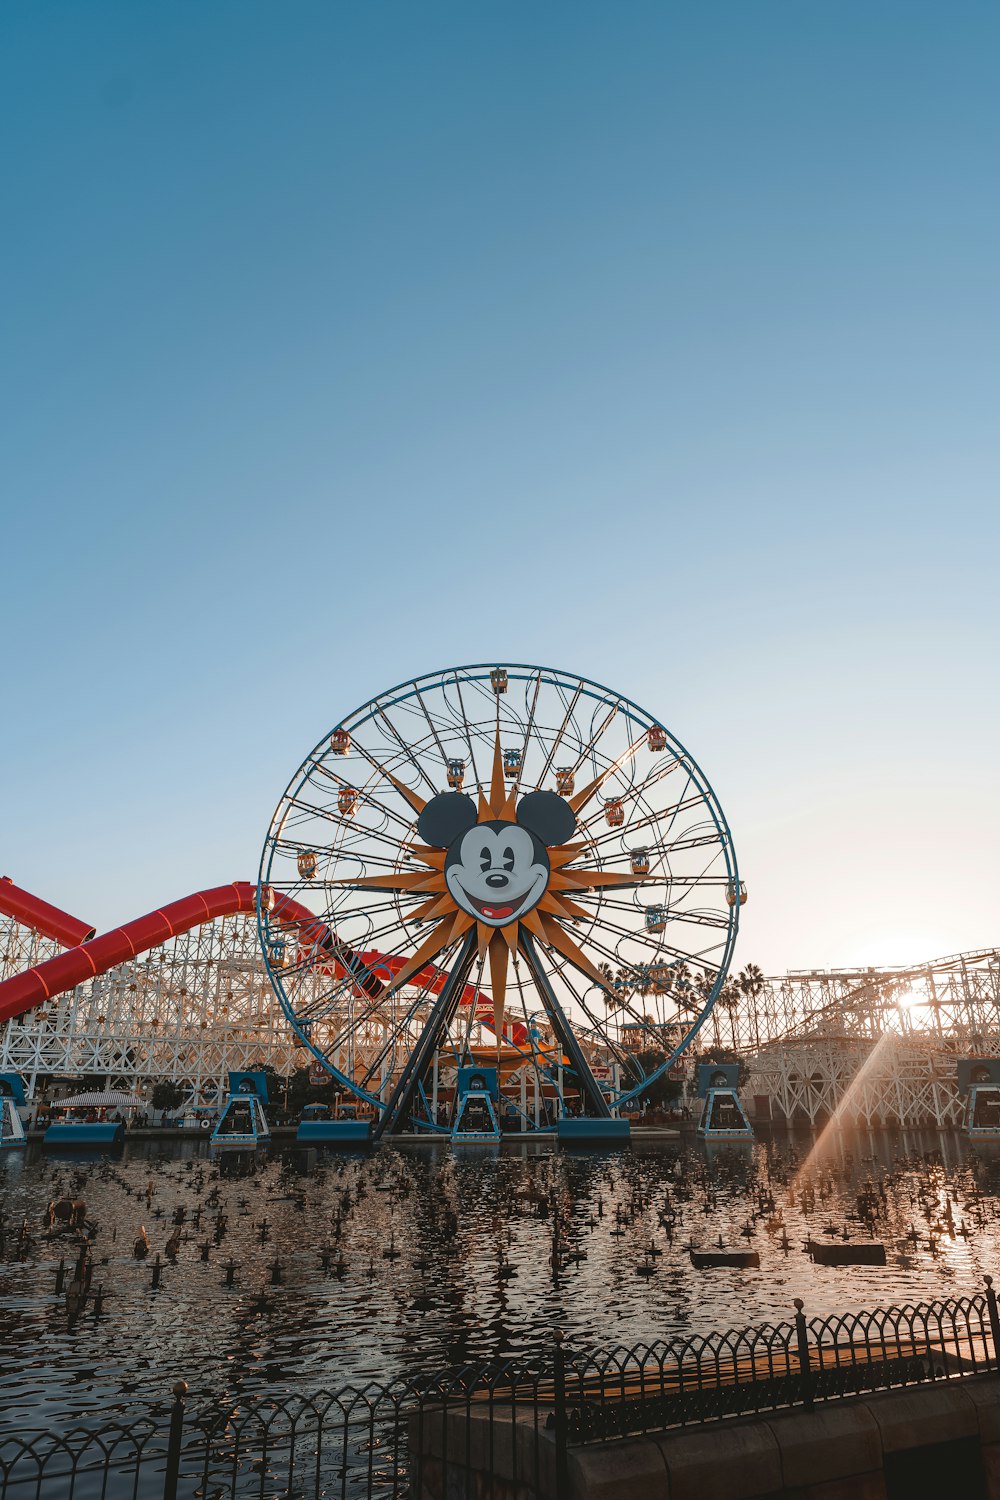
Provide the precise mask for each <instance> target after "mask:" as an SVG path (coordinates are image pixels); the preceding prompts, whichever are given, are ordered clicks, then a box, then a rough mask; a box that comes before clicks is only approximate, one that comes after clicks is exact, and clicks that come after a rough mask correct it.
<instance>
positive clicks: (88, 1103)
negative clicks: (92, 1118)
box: [52, 1089, 146, 1109]
mask: <svg viewBox="0 0 1000 1500" xmlns="http://www.w3.org/2000/svg"><path fill="white" fill-rule="evenodd" d="M145 1102H146V1101H145V1099H140V1098H139V1095H138V1094H123V1093H122V1092H121V1091H120V1090H118V1089H106V1090H105V1091H104V1093H100V1094H74V1095H73V1096H72V1098H70V1099H54V1100H53V1101H52V1103H53V1105H54V1107H55V1108H57V1109H63V1108H65V1107H66V1106H68V1105H73V1106H74V1107H80V1108H83V1109H141V1108H142V1106H143V1105H144V1104H145Z"/></svg>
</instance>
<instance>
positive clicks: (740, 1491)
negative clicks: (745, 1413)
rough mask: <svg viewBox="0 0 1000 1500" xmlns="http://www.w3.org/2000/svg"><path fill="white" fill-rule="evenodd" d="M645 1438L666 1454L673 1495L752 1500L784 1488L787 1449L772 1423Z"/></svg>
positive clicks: (691, 1499) (689, 1499)
mask: <svg viewBox="0 0 1000 1500" xmlns="http://www.w3.org/2000/svg"><path fill="white" fill-rule="evenodd" d="M640 1442H642V1443H644V1444H645V1443H651V1444H655V1445H656V1447H658V1448H659V1450H660V1452H661V1453H662V1455H663V1460H664V1463H665V1465H666V1469H667V1474H668V1476H669V1482H670V1488H669V1490H667V1491H665V1493H666V1494H668V1495H669V1496H670V1500H750V1497H751V1496H754V1495H773V1494H775V1493H776V1492H780V1490H781V1487H782V1479H781V1452H780V1449H779V1447H778V1440H777V1438H776V1437H775V1436H774V1433H773V1432H772V1431H771V1429H770V1427H769V1426H768V1425H767V1423H766V1422H739V1423H734V1424H733V1425H732V1426H729V1425H728V1424H726V1423H722V1422H717V1423H712V1424H711V1425H707V1426H705V1427H699V1428H697V1429H691V1430H689V1431H688V1432H681V1433H676V1432H675V1433H661V1434H656V1435H652V1434H651V1435H650V1436H649V1437H648V1438H642V1439H640ZM583 1493H584V1492H583V1491H581V1494H583Z"/></svg>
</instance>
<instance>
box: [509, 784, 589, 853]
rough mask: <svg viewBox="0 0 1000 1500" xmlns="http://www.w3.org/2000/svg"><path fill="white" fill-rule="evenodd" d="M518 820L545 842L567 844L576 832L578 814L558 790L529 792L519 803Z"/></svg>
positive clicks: (522, 825) (523, 826)
mask: <svg viewBox="0 0 1000 1500" xmlns="http://www.w3.org/2000/svg"><path fill="white" fill-rule="evenodd" d="M517 821H518V823H519V824H520V825H521V827H522V828H526V829H527V830H528V832H529V833H533V834H535V835H536V837H537V838H540V839H541V841H542V843H543V844H549V845H553V844H565V843H566V841H567V839H571V838H572V837H573V834H574V833H575V832H576V814H575V813H574V812H573V809H572V808H571V807H570V805H569V803H568V802H567V801H566V799H565V798H564V797H560V796H559V794H558V792H529V793H528V795H527V796H526V797H522V798H521V800H520V802H519V803H518V804H517Z"/></svg>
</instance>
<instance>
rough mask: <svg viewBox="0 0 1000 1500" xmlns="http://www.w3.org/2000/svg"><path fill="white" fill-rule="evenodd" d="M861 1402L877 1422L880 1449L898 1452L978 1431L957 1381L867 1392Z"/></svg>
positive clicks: (975, 1413) (971, 1404)
mask: <svg viewBox="0 0 1000 1500" xmlns="http://www.w3.org/2000/svg"><path fill="white" fill-rule="evenodd" d="M864 1405H865V1406H866V1407H867V1408H868V1410H869V1411H870V1413H871V1415H872V1416H873V1417H874V1418H875V1421H876V1422H877V1423H878V1427H879V1432H880V1433H881V1437H882V1452H883V1453H901V1452H902V1451H903V1450H904V1449H907V1448H924V1447H926V1446H927V1444H928V1443H947V1442H951V1441H952V1440H953V1439H955V1438H967V1437H978V1435H979V1413H978V1410H977V1407H976V1405H975V1403H974V1402H973V1400H972V1398H971V1396H970V1395H969V1393H968V1391H967V1390H963V1388H962V1384H960V1383H959V1382H957V1381H956V1382H955V1383H954V1384H951V1383H949V1384H948V1385H946V1386H945V1385H940V1386H928V1385H924V1386H914V1387H912V1388H911V1389H908V1390H904V1391H884V1392H881V1393H879V1394H878V1395H871V1396H868V1397H867V1398H866V1399H865V1402H864ZM853 1407H854V1403H852V1408H853Z"/></svg>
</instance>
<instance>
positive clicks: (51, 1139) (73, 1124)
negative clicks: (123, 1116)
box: [42, 1120, 125, 1150]
mask: <svg viewBox="0 0 1000 1500" xmlns="http://www.w3.org/2000/svg"><path fill="white" fill-rule="evenodd" d="M124 1142H125V1126H124V1125H123V1124H122V1123H121V1121H120V1120H119V1121H112V1120H65V1121H59V1122H58V1123H57V1124H55V1125H50V1126H49V1128H48V1130H46V1132H45V1134H44V1136H43V1137H42V1145H43V1146H44V1147H46V1149H48V1148H51V1147H53V1146H57V1147H58V1148H59V1149H60V1150H65V1148H66V1147H67V1146H73V1147H76V1146H87V1147H92V1146H104V1147H109V1148H113V1147H117V1146H121V1145H124Z"/></svg>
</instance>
